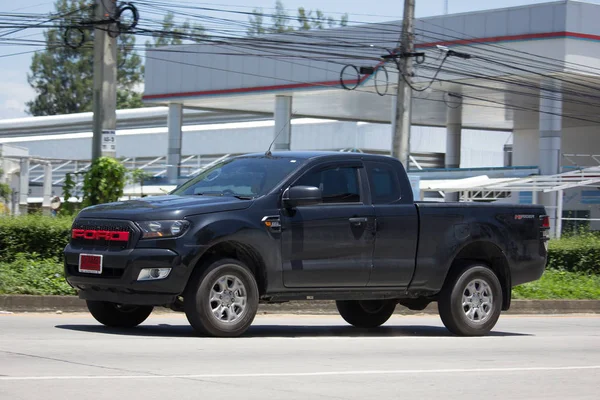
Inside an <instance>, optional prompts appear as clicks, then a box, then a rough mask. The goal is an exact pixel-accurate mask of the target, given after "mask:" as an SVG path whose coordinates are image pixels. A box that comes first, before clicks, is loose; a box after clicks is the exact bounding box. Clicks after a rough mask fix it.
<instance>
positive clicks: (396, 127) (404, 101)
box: [392, 0, 415, 170]
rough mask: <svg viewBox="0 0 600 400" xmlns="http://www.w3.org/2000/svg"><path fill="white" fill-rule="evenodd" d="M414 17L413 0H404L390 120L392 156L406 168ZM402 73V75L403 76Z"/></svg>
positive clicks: (407, 162)
mask: <svg viewBox="0 0 600 400" xmlns="http://www.w3.org/2000/svg"><path fill="white" fill-rule="evenodd" d="M414 19H415V0H404V20H403V21H402V33H401V34H400V40H399V48H400V49H399V50H400V54H399V55H398V56H399V60H397V65H398V68H399V71H398V87H397V88H396V98H395V107H394V118H393V120H392V157H394V158H397V159H399V160H400V162H402V164H403V165H404V168H405V169H406V170H408V166H409V164H410V160H409V156H410V119H411V118H410V117H411V101H412V89H411V87H410V85H407V84H406V82H405V80H404V79H406V80H407V81H408V82H410V81H411V76H412V60H411V58H412V56H411V55H410V54H413V53H414ZM403 75H404V77H403Z"/></svg>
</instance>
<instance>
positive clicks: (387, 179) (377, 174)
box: [367, 163, 401, 204]
mask: <svg viewBox="0 0 600 400" xmlns="http://www.w3.org/2000/svg"><path fill="white" fill-rule="evenodd" d="M367 173H368V174H369V183H370V186H371V198H372V200H373V204H389V203H392V202H394V201H396V200H398V199H400V197H401V193H400V182H399V181H398V177H397V175H396V171H394V169H393V168H392V167H391V166H389V165H387V164H380V163H367Z"/></svg>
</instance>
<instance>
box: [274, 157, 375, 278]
mask: <svg viewBox="0 0 600 400" xmlns="http://www.w3.org/2000/svg"><path fill="white" fill-rule="evenodd" d="M365 173H366V172H365V170H364V166H363V164H362V162H361V161H352V162H350V163H349V162H345V163H338V162H336V163H328V164H321V165H319V166H316V167H313V168H312V169H310V170H309V171H307V172H306V174H304V175H303V176H301V177H300V178H299V179H298V180H297V181H296V182H294V183H292V185H291V186H296V185H307V186H316V187H319V188H320V189H321V190H322V193H323V202H322V203H321V204H316V205H311V206H299V207H297V208H296V209H294V210H293V211H291V212H288V211H284V212H282V218H281V224H282V243H281V244H282V262H283V281H284V285H285V286H286V287H319V288H321V287H350V286H354V287H356V286H366V285H367V281H368V279H369V271H370V267H371V260H372V255H373V239H374V231H373V229H374V210H373V207H372V206H370V205H368V204H365V203H364V199H365V196H366V195H368V193H367V192H368V187H367V186H366V185H365V183H366V175H365Z"/></svg>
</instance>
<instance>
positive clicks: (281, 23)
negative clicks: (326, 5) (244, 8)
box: [247, 0, 348, 36]
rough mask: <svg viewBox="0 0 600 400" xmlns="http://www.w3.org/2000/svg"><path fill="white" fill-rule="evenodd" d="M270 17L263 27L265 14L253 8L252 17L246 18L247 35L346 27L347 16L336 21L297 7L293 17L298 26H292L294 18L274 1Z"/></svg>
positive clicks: (279, 1) (280, 2)
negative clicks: (273, 8) (268, 22)
mask: <svg viewBox="0 0 600 400" xmlns="http://www.w3.org/2000/svg"><path fill="white" fill-rule="evenodd" d="M270 17H271V25H270V26H265V23H264V20H265V13H264V12H263V10H262V9H256V8H255V9H254V10H253V11H252V15H250V16H249V17H248V21H249V24H250V26H249V27H248V29H247V35H248V36H258V35H262V34H265V33H286V32H292V31H296V30H298V31H309V30H312V29H326V28H335V27H336V26H342V27H343V26H347V25H348V14H344V15H342V16H341V18H340V20H339V21H338V20H336V19H335V18H334V17H332V16H327V15H325V13H324V12H323V11H321V10H319V9H317V10H306V9H305V8H304V7H299V8H298V12H297V14H296V17H295V20H296V22H297V23H298V26H296V27H295V26H292V22H293V20H294V18H293V17H290V16H289V15H288V13H287V11H286V9H285V7H284V6H283V3H282V1H281V0H277V1H276V3H275V11H274V12H273V14H272V15H270Z"/></svg>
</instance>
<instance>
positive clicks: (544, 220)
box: [542, 215, 550, 229]
mask: <svg viewBox="0 0 600 400" xmlns="http://www.w3.org/2000/svg"><path fill="white" fill-rule="evenodd" d="M542 228H548V229H549V228H550V217H549V216H547V215H542Z"/></svg>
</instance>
